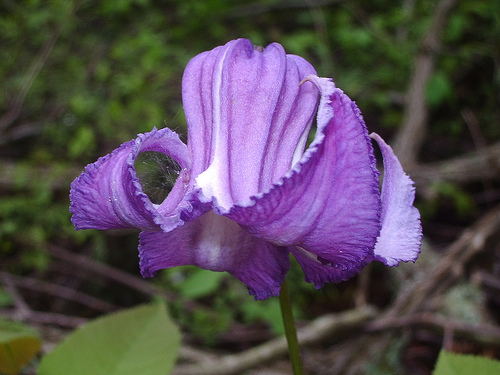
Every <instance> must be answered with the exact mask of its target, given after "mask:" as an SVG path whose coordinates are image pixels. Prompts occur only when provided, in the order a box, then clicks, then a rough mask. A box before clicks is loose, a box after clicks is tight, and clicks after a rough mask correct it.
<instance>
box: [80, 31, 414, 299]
mask: <svg viewBox="0 0 500 375" xmlns="http://www.w3.org/2000/svg"><path fill="white" fill-rule="evenodd" d="M182 82H183V90H182V95H183V103H184V110H185V113H186V119H187V124H188V144H187V146H186V145H185V144H184V143H182V142H181V141H180V139H179V137H178V136H177V134H175V133H174V132H172V131H171V130H169V129H167V128H165V129H161V130H156V129H153V130H152V131H151V132H149V133H146V134H140V135H139V136H138V138H137V139H135V140H132V141H130V142H127V143H124V144H122V145H121V146H120V147H119V148H118V149H116V150H115V151H113V152H112V153H111V154H109V155H107V156H105V157H102V158H100V159H99V160H98V161H97V162H95V163H93V164H90V165H88V166H87V167H86V168H85V171H84V172H83V173H82V174H81V175H80V176H79V177H78V178H77V179H76V180H75V181H74V182H73V183H72V185H71V193H70V198H71V202H72V203H71V207H70V211H71V213H72V214H73V216H72V222H73V223H74V225H75V227H76V228H77V229H88V228H96V229H112V228H137V229H140V230H141V231H142V232H141V234H140V244H139V254H140V267H141V272H142V274H143V276H152V275H153V274H154V273H155V272H156V271H158V270H160V269H164V268H169V267H174V266H180V265H187V264H192V265H196V266H198V267H200V268H204V269H208V270H213V271H227V272H229V273H231V274H232V275H234V276H235V277H236V278H238V279H239V280H241V281H242V282H243V283H245V284H246V285H247V286H248V289H249V292H250V294H252V295H254V296H255V298H256V299H265V298H268V297H270V296H275V295H277V294H279V291H280V287H281V284H282V282H283V280H284V278H285V276H286V273H287V271H288V269H289V253H292V254H293V255H294V256H295V258H296V259H297V261H298V262H299V263H300V265H301V266H302V268H303V270H304V273H305V279H306V281H308V282H311V283H314V285H315V286H316V287H317V288H320V287H322V286H323V284H324V283H329V282H334V283H337V282H340V281H342V280H346V279H348V278H350V277H352V276H353V275H355V274H357V273H358V272H359V271H360V270H361V269H362V268H363V267H364V266H365V265H366V264H367V263H369V262H371V261H372V260H379V261H381V262H383V263H385V264H386V265H388V266H394V265H397V264H398V262H399V261H405V262H406V261H414V260H415V259H416V258H417V256H418V253H419V251H420V239H421V225H420V215H419V213H418V210H417V209H416V208H415V207H413V200H414V196H415V191H414V187H413V182H412V181H411V180H410V178H409V177H408V176H407V175H405V173H404V171H403V169H402V168H401V165H400V164H399V161H398V159H397V158H396V156H395V155H394V153H393V152H392V150H391V148H390V147H389V146H388V145H387V144H386V143H385V142H384V141H383V140H382V139H381V138H380V137H379V136H378V135H376V134H373V135H372V136H371V137H372V138H373V139H374V140H375V141H376V142H377V143H378V145H379V147H380V149H381V151H382V156H383V159H384V164H385V177H384V181H383V185H382V192H380V190H379V182H378V172H377V169H376V161H375V158H374V156H373V149H372V144H371V139H370V137H369V135H368V133H367V130H366V127H365V124H364V121H363V119H362V117H361V114H360V111H359V109H358V108H357V106H356V104H355V103H354V102H353V101H351V100H350V99H349V98H348V97H347V96H346V95H345V94H344V93H343V92H342V91H341V90H340V89H338V88H336V87H335V85H334V83H333V82H332V81H331V80H330V79H326V78H319V77H317V76H316V72H315V70H314V68H313V67H312V66H311V65H310V64H309V63H308V62H307V61H305V60H304V59H302V58H301V57H298V56H294V55H287V54H286V53H285V51H284V50H283V48H282V47H281V46H280V45H279V44H276V43H275V44H271V45H269V46H268V47H266V48H265V49H261V48H254V46H253V45H252V44H251V43H250V42H249V41H248V40H245V39H238V40H234V41H231V42H229V43H227V44H226V45H224V46H221V47H217V48H215V49H213V50H212V51H208V52H204V53H202V54H200V55H198V56H196V57H195V58H194V59H192V60H191V62H190V63H189V64H188V66H187V67H186V70H185V73H184V76H183V81H182ZM315 118H316V125H317V130H316V134H315V137H314V140H313V142H312V143H311V145H310V146H309V147H308V148H307V149H306V150H305V147H306V142H307V139H308V135H309V131H310V129H311V125H312V123H313V121H314V119H315ZM304 150H305V151H304ZM145 151H157V152H161V153H164V154H166V155H168V156H169V157H171V158H172V159H174V160H175V161H176V162H177V163H178V164H179V166H180V168H181V172H180V174H179V177H178V179H177V181H176V182H175V184H174V186H173V188H172V190H171V191H170V193H169V195H168V196H167V198H166V199H165V200H164V201H163V202H162V203H161V204H153V203H152V202H151V201H150V199H149V198H148V196H147V195H146V194H145V193H144V191H143V188H142V186H141V182H140V181H139V179H138V177H137V173H136V170H135V167H134V162H135V160H136V158H137V156H138V154H139V153H141V152H145Z"/></svg>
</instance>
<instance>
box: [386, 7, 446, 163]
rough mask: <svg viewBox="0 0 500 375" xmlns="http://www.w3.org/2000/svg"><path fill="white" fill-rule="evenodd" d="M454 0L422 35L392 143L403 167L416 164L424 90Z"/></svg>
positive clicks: (422, 127)
mask: <svg viewBox="0 0 500 375" xmlns="http://www.w3.org/2000/svg"><path fill="white" fill-rule="evenodd" d="M455 3H456V0H441V1H440V2H439V3H438V4H437V6H436V11H435V13H434V16H433V19H432V23H431V27H430V28H429V30H428V31H427V34H426V35H425V37H424V39H423V41H422V45H421V48H420V52H419V53H418V55H417V58H416V60H415V64H414V69H413V73H412V76H411V78H410V84H409V87H408V91H407V94H406V105H405V110H404V118H403V123H402V126H401V128H400V131H399V133H398V134H397V136H396V139H395V141H394V151H395V153H396V155H398V157H399V160H400V161H401V163H402V164H403V166H405V167H407V166H409V165H412V164H415V163H416V161H417V156H418V152H419V150H420V146H421V145H422V142H423V140H424V137H425V134H426V128H427V116H428V109H427V105H426V102H425V88H426V85H427V81H428V80H429V78H430V76H431V75H432V72H433V71H434V64H435V61H436V54H437V53H438V52H439V49H440V36H441V33H442V32H443V30H444V28H445V26H446V21H447V19H448V16H449V14H450V12H451V9H452V8H453V6H454V5H455Z"/></svg>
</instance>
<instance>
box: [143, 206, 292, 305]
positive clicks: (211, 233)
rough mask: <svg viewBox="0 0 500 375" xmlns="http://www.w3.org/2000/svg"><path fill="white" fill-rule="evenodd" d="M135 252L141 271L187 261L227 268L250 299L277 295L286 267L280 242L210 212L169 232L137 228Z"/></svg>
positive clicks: (285, 252) (148, 273)
mask: <svg viewBox="0 0 500 375" xmlns="http://www.w3.org/2000/svg"><path fill="white" fill-rule="evenodd" d="M139 254H140V255H139V256H140V267H141V272H142V275H143V276H144V277H149V276H152V275H153V274H154V273H155V272H156V271H158V270H160V269H164V268H170V267H175V266H180V265H187V264H192V265H195V266H198V267H200V268H203V269H207V270H211V271H227V272H229V273H230V274H232V275H233V276H235V277H236V278H237V279H239V280H240V281H242V282H243V283H244V284H246V285H247V286H248V289H249V292H250V294H252V295H254V296H255V299H266V298H268V297H271V296H276V295H278V294H279V291H280V288H281V284H282V283H283V280H284V279H285V275H286V273H287V272H288V268H289V259H288V250H287V249H286V248H284V247H279V246H275V245H273V244H271V243H269V242H267V241H264V240H260V239H257V238H254V237H252V236H251V235H250V234H248V233H247V232H246V231H244V230H243V229H241V228H240V226H239V225H238V224H236V223H235V222H233V221H231V220H229V219H227V218H225V217H223V216H219V215H216V214H215V213H213V212H208V213H206V214H205V215H203V216H201V217H200V218H198V219H197V220H194V221H191V222H188V223H186V224H185V225H183V226H181V227H178V228H176V229H174V230H173V231H171V232H169V233H164V232H141V234H140V244H139Z"/></svg>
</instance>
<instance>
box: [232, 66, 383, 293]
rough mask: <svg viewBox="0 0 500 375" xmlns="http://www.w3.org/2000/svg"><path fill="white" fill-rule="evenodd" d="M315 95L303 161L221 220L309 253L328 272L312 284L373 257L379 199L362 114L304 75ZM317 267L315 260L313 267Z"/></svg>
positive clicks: (341, 275) (346, 273)
mask: <svg viewBox="0 0 500 375" xmlns="http://www.w3.org/2000/svg"><path fill="white" fill-rule="evenodd" d="M309 79H310V80H311V81H312V82H313V83H315V84H316V85H317V87H318V88H319V89H320V92H321V96H322V97H321V102H320V106H319V109H318V129H317V132H316V136H315V139H314V141H313V143H312V144H311V146H310V147H309V149H307V150H306V152H305V153H304V155H303V156H302V159H301V160H300V161H299V162H298V163H297V164H296V165H295V167H294V168H293V169H292V170H291V171H290V172H289V173H287V174H286V175H285V177H284V178H283V179H282V180H280V181H279V182H278V183H277V184H275V185H274V186H273V187H272V188H271V189H270V191H268V192H267V193H264V194H260V195H257V196H255V197H253V198H252V202H251V203H250V204H248V205H246V206H243V205H240V206H235V207H233V208H232V209H231V210H230V211H229V213H228V214H227V215H226V216H227V217H229V218H231V219H232V220H235V221H236V222H238V223H240V224H241V225H242V226H243V227H244V228H246V229H247V230H248V231H249V232H250V233H252V234H253V235H254V236H256V237H259V238H263V239H267V240H268V241H271V242H273V243H275V244H278V245H281V246H290V247H292V246H298V247H300V248H302V249H304V251H296V252H295V254H298V257H299V261H301V260H302V264H303V265H305V266H304V268H305V271H306V272H308V270H310V269H314V268H316V269H317V267H316V265H317V264H314V263H306V262H307V257H304V256H303V255H304V252H310V253H312V254H314V257H315V258H316V259H317V260H319V262H320V263H322V264H323V265H331V266H332V267H333V268H332V270H334V271H333V273H325V274H321V273H317V276H309V278H310V279H311V280H313V281H314V282H315V284H316V285H317V286H320V285H322V283H323V282H329V281H331V280H343V279H346V278H348V277H350V276H352V275H353V274H354V273H356V272H358V271H359V269H360V268H361V267H362V266H363V265H364V264H365V263H366V261H367V259H369V258H370V257H371V255H372V254H373V253H372V251H373V248H374V246H375V241H376V238H377V236H378V234H379V232H380V193H379V187H378V172H377V170H376V165H375V159H374V156H373V150H372V146H371V141H370V138H369V137H368V134H367V130H366V127H365V125H364V122H363V119H362V117H361V114H360V112H359V110H358V108H357V107H356V105H355V103H354V102H352V101H351V100H350V99H349V98H348V97H347V96H346V95H345V94H344V93H343V92H342V91H341V90H339V89H337V88H335V86H334V84H333V83H332V82H331V81H329V80H327V79H322V78H318V77H315V76H314V77H309ZM316 263H317V262H316Z"/></svg>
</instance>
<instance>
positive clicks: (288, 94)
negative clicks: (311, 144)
mask: <svg viewBox="0 0 500 375" xmlns="http://www.w3.org/2000/svg"><path fill="white" fill-rule="evenodd" d="M314 72H315V71H314V68H313V67H312V66H311V65H310V64H309V63H308V62H307V61H305V60H304V59H302V58H300V57H298V56H291V55H286V54H285V51H284V50H283V48H282V47H281V46H280V45H279V44H271V45H269V46H268V47H266V48H265V49H263V50H262V49H258V48H257V49H256V48H254V46H253V45H252V43H251V42H250V41H248V40H245V39H238V40H235V41H231V42H229V43H228V44H226V45H225V46H223V47H218V48H216V49H214V50H212V51H209V52H206V53H203V54H201V55H199V56H197V57H195V58H194V59H193V60H191V62H190V63H189V64H188V66H187V67H186V70H185V73H184V77H183V103H184V109H185V113H186V119H187V122H188V131H189V134H188V135H189V147H190V150H191V152H192V155H193V163H194V164H193V169H192V176H193V178H196V186H193V188H194V189H198V191H199V194H198V199H199V200H201V201H202V202H213V201H216V202H217V206H218V209H219V210H220V211H221V212H222V211H227V210H228V209H229V208H230V207H231V206H232V205H234V204H236V203H240V204H246V203H249V201H250V196H252V195H255V194H257V193H259V192H261V191H264V190H267V189H268V188H269V187H270V186H271V185H272V184H273V183H275V182H277V181H278V179H279V178H280V177H282V176H283V175H284V174H285V173H286V171H287V170H289V169H290V168H291V166H292V164H293V163H294V162H295V161H297V160H298V159H299V158H300V155H301V154H302V152H303V149H304V146H305V142H306V140H307V134H308V132H309V129H310V126H311V124H312V121H313V118H314V113H315V110H316V107H317V101H318V93H317V90H316V89H315V87H314V85H313V84H311V83H309V82H308V83H305V84H303V85H299V83H300V82H301V81H302V80H303V79H304V78H305V77H306V76H308V75H310V74H313V73H314Z"/></svg>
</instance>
